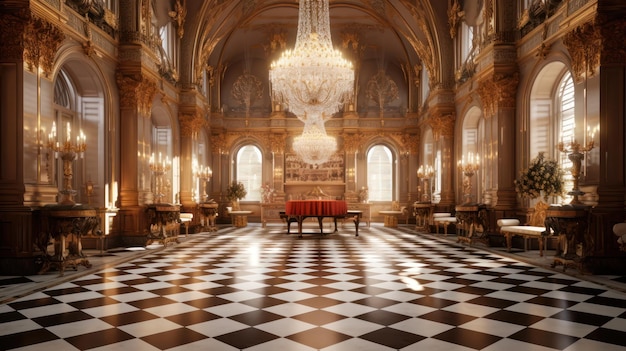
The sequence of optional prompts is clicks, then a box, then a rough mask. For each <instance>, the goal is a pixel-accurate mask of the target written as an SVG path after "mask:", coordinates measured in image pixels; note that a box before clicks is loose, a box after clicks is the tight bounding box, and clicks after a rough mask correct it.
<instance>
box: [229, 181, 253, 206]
mask: <svg viewBox="0 0 626 351" xmlns="http://www.w3.org/2000/svg"><path fill="white" fill-rule="evenodd" d="M247 194H248V192H247V191H246V188H245V187H244V186H243V183H241V182H237V181H235V180H233V182H232V183H230V185H229V186H228V188H226V198H227V199H228V200H230V201H234V200H241V199H243V198H244V197H246V195H247Z"/></svg>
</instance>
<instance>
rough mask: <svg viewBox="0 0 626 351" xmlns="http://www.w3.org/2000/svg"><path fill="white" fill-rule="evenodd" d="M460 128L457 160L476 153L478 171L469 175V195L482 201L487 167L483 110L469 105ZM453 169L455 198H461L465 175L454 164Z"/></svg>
mask: <svg viewBox="0 0 626 351" xmlns="http://www.w3.org/2000/svg"><path fill="white" fill-rule="evenodd" d="M461 126H462V127H461V130H460V133H461V135H460V139H459V140H461V145H460V146H459V149H458V151H459V154H458V155H457V161H458V160H462V159H463V158H464V157H465V158H467V157H468V155H469V154H470V153H471V154H473V155H478V156H479V158H480V161H479V168H478V172H476V173H475V174H474V176H473V177H471V179H470V180H471V182H472V183H471V186H472V188H471V195H472V199H473V201H477V202H480V203H482V202H483V201H482V200H483V199H482V198H483V196H482V194H483V192H484V190H485V189H484V188H485V186H484V183H485V180H486V177H487V174H486V172H485V171H484V170H485V169H486V167H487V165H486V164H485V161H486V158H485V157H484V155H486V150H485V119H484V114H483V110H482V108H481V107H479V106H478V105H475V106H470V107H469V108H468V109H467V111H465V114H464V115H463V119H462V121H461ZM454 171H455V172H457V174H458V177H456V179H457V180H458V184H457V185H458V186H457V187H456V188H457V191H458V193H457V199H462V198H463V181H464V178H465V176H464V175H463V174H462V173H461V171H459V170H458V169H457V168H456V165H454Z"/></svg>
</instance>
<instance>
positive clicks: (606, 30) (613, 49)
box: [596, 15, 626, 65]
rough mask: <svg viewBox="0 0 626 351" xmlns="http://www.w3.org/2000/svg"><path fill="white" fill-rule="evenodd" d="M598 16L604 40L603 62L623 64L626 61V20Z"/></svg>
mask: <svg viewBox="0 0 626 351" xmlns="http://www.w3.org/2000/svg"><path fill="white" fill-rule="evenodd" d="M606 17H608V16H605V15H603V16H600V15H599V16H598V18H597V22H596V23H598V25H599V27H600V29H599V31H600V34H601V40H602V53H601V57H600V60H601V63H602V64H621V65H623V64H624V62H626V21H624V19H623V18H621V17H620V18H617V19H609V18H606Z"/></svg>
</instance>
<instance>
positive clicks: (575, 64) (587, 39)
mask: <svg viewBox="0 0 626 351" xmlns="http://www.w3.org/2000/svg"><path fill="white" fill-rule="evenodd" d="M611 35H615V34H611ZM563 45H565V47H567V51H569V53H570V56H571V57H572V71H573V73H574V79H575V80H576V81H577V82H580V81H582V79H583V78H585V77H587V76H593V75H594V74H595V70H596V67H598V65H599V64H600V50H601V45H602V38H601V36H600V32H599V29H598V28H597V27H596V25H595V23H593V22H587V23H584V24H582V25H580V26H578V27H576V28H574V29H573V30H572V31H570V32H569V33H567V34H565V35H564V36H563Z"/></svg>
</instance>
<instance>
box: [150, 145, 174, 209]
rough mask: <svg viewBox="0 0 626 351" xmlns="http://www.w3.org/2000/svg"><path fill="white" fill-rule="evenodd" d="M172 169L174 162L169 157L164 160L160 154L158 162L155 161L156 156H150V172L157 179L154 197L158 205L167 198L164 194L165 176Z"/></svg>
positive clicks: (155, 180)
mask: <svg viewBox="0 0 626 351" xmlns="http://www.w3.org/2000/svg"><path fill="white" fill-rule="evenodd" d="M170 169H172V162H171V161H170V160H169V158H168V157H166V158H165V159H164V158H163V155H162V154H161V153H160V152H159V159H158V160H155V158H154V154H152V156H150V170H151V171H152V174H154V177H155V179H154V197H155V198H156V203H161V201H162V199H163V198H164V197H165V194H164V192H163V175H164V174H165V173H167V172H169V170H170Z"/></svg>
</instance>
